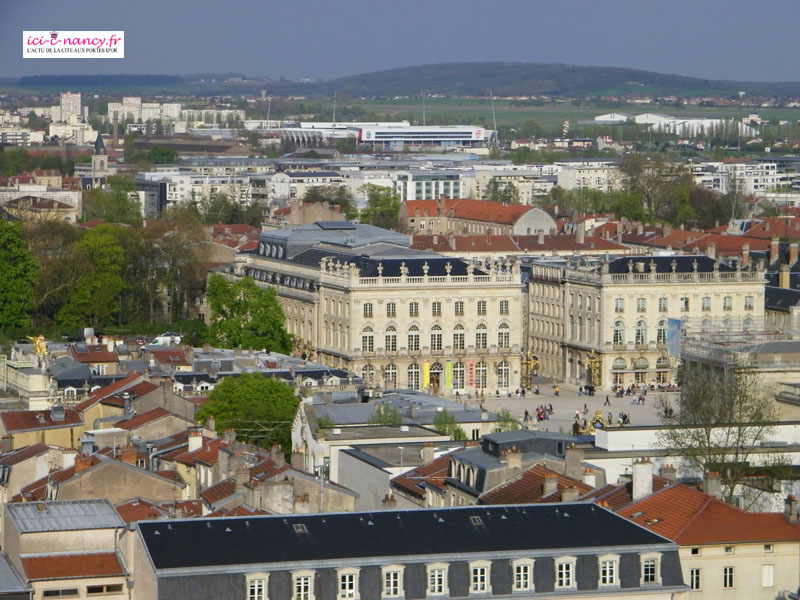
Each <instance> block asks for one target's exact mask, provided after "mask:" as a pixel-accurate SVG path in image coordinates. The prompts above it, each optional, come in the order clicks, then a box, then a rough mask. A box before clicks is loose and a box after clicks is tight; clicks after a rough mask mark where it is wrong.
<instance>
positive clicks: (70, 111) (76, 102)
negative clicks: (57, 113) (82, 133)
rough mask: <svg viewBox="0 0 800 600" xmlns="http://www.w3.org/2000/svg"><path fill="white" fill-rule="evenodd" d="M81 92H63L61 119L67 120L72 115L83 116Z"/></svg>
mask: <svg viewBox="0 0 800 600" xmlns="http://www.w3.org/2000/svg"><path fill="white" fill-rule="evenodd" d="M82 114H83V111H81V94H80V92H78V93H77V94H73V93H72V92H61V119H60V120H61V121H64V122H67V121H69V118H70V117H73V116H74V117H76V118H78V119H80V118H81V116H82Z"/></svg>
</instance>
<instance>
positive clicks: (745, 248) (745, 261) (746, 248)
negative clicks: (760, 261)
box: [742, 244, 750, 268]
mask: <svg viewBox="0 0 800 600" xmlns="http://www.w3.org/2000/svg"><path fill="white" fill-rule="evenodd" d="M749 264H750V244H742V268H745V267H747V266H748V265H749Z"/></svg>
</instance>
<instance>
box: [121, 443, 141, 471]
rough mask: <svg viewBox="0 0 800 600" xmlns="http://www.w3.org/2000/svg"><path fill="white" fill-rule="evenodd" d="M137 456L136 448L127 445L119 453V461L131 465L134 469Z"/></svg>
mask: <svg viewBox="0 0 800 600" xmlns="http://www.w3.org/2000/svg"><path fill="white" fill-rule="evenodd" d="M137 454H138V451H137V450H136V446H133V445H131V444H128V445H127V446H125V447H124V448H123V449H122V451H121V452H120V455H119V459H120V460H121V461H122V462H124V463H125V464H128V465H133V466H134V467H135V466H136V455H137Z"/></svg>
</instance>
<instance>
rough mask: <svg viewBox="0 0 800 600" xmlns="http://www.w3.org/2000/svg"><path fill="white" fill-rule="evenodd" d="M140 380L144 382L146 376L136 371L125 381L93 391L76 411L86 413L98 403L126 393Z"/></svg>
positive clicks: (79, 403) (121, 380)
mask: <svg viewBox="0 0 800 600" xmlns="http://www.w3.org/2000/svg"><path fill="white" fill-rule="evenodd" d="M139 380H142V381H144V376H143V375H140V374H139V373H137V372H135V371H134V372H133V373H131V374H130V375H128V377H126V378H125V379H120V380H119V381H115V382H114V383H109V384H108V385H106V386H103V387H101V388H100V389H97V390H95V391H93V392H92V393H91V394H89V395H88V396H87V397H86V400H83V401H82V402H78V403H77V404H76V405H75V409H76V410H79V411H85V410H87V409H89V408H91V407H92V406H94V405H95V404H97V403H98V402H100V401H101V400H103V399H105V398H108V397H109V396H113V395H115V394H117V393H119V392H123V391H125V389H126V388H128V387H129V386H131V385H132V384H133V383H134V382H136V381H139Z"/></svg>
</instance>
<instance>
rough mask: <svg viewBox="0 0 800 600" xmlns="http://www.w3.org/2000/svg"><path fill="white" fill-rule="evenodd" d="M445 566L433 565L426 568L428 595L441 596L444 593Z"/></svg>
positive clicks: (445, 580)
mask: <svg viewBox="0 0 800 600" xmlns="http://www.w3.org/2000/svg"><path fill="white" fill-rule="evenodd" d="M446 582H447V568H446V567H444V566H435V567H429V568H428V595H429V596H441V595H443V594H445V593H446V590H447V588H446Z"/></svg>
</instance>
